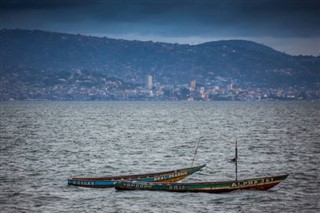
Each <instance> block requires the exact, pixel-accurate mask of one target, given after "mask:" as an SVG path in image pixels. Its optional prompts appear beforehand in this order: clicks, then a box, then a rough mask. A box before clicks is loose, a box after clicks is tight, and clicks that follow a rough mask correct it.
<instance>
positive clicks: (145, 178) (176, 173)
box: [68, 165, 205, 188]
mask: <svg viewBox="0 0 320 213" xmlns="http://www.w3.org/2000/svg"><path fill="white" fill-rule="evenodd" d="M204 166H205V165H201V166H196V167H189V168H183V169H178V170H172V171H166V172H158V173H148V174H138V175H124V176H106V177H71V178H69V179H68V185H73V186H81V187H90V188H108V187H114V186H115V184H116V183H117V182H118V181H136V182H157V183H161V182H176V181H179V180H182V179H184V178H186V177H188V176H189V175H192V174H193V173H195V172H197V171H199V170H200V169H201V168H203V167H204Z"/></svg>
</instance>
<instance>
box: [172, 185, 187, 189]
mask: <svg viewBox="0 0 320 213" xmlns="http://www.w3.org/2000/svg"><path fill="white" fill-rule="evenodd" d="M185 188H186V187H185V186H181V185H177V186H172V185H169V187H168V189H185Z"/></svg>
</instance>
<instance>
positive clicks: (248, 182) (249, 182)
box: [232, 177, 274, 187]
mask: <svg viewBox="0 0 320 213" xmlns="http://www.w3.org/2000/svg"><path fill="white" fill-rule="evenodd" d="M273 180H274V178H272V177H270V178H263V179H256V180H245V181H239V182H233V183H232V187H238V186H251V185H256V184H260V183H269V182H273Z"/></svg>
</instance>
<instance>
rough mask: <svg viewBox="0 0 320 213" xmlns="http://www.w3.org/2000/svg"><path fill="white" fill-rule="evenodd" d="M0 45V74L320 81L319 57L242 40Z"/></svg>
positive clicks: (18, 40) (26, 38) (40, 38)
mask: <svg viewBox="0 0 320 213" xmlns="http://www.w3.org/2000/svg"><path fill="white" fill-rule="evenodd" d="M0 39H1V46H2V47H1V49H0V51H1V65H2V69H3V71H4V72H7V71H10V70H12V69H17V68H20V69H21V68H26V69H27V68H32V69H39V70H47V71H50V72H56V71H70V70H75V69H83V70H91V71H94V72H102V73H104V74H106V75H108V76H111V77H116V78H121V79H122V80H124V81H127V82H133V83H137V82H140V83H142V82H143V80H144V77H145V76H146V75H148V74H150V75H152V76H154V78H155V79H156V81H158V82H160V83H164V84H168V83H174V84H185V83H188V82H190V81H191V80H193V79H195V80H197V81H198V82H205V81H211V80H215V79H216V78H217V77H223V78H225V79H229V81H239V82H253V83H255V84H260V85H265V86H270V87H271V86H281V85H289V86H292V85H296V84H303V85H310V84H314V83H318V82H319V78H320V75H319V71H320V57H315V56H292V55H288V54H286V53H282V52H279V51H277V50H274V49H272V48H271V47H268V46H265V45H263V44H258V43H255V42H252V41H246V40H221V41H213V42H205V43H202V44H198V45H188V44H171V43H164V42H151V41H128V40H123V39H112V38H107V37H96V36H85V35H80V34H68V33H58V32H47V31H40V30H20V29H16V30H7V29H2V30H1V31H0ZM17 59H19V60H17Z"/></svg>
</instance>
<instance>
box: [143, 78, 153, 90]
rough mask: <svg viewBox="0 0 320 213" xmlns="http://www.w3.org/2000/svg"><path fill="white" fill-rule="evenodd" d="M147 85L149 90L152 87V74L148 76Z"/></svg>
mask: <svg viewBox="0 0 320 213" xmlns="http://www.w3.org/2000/svg"><path fill="white" fill-rule="evenodd" d="M145 87H146V88H147V89H149V90H151V89H152V76H151V75H147V76H146V81H145Z"/></svg>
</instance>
